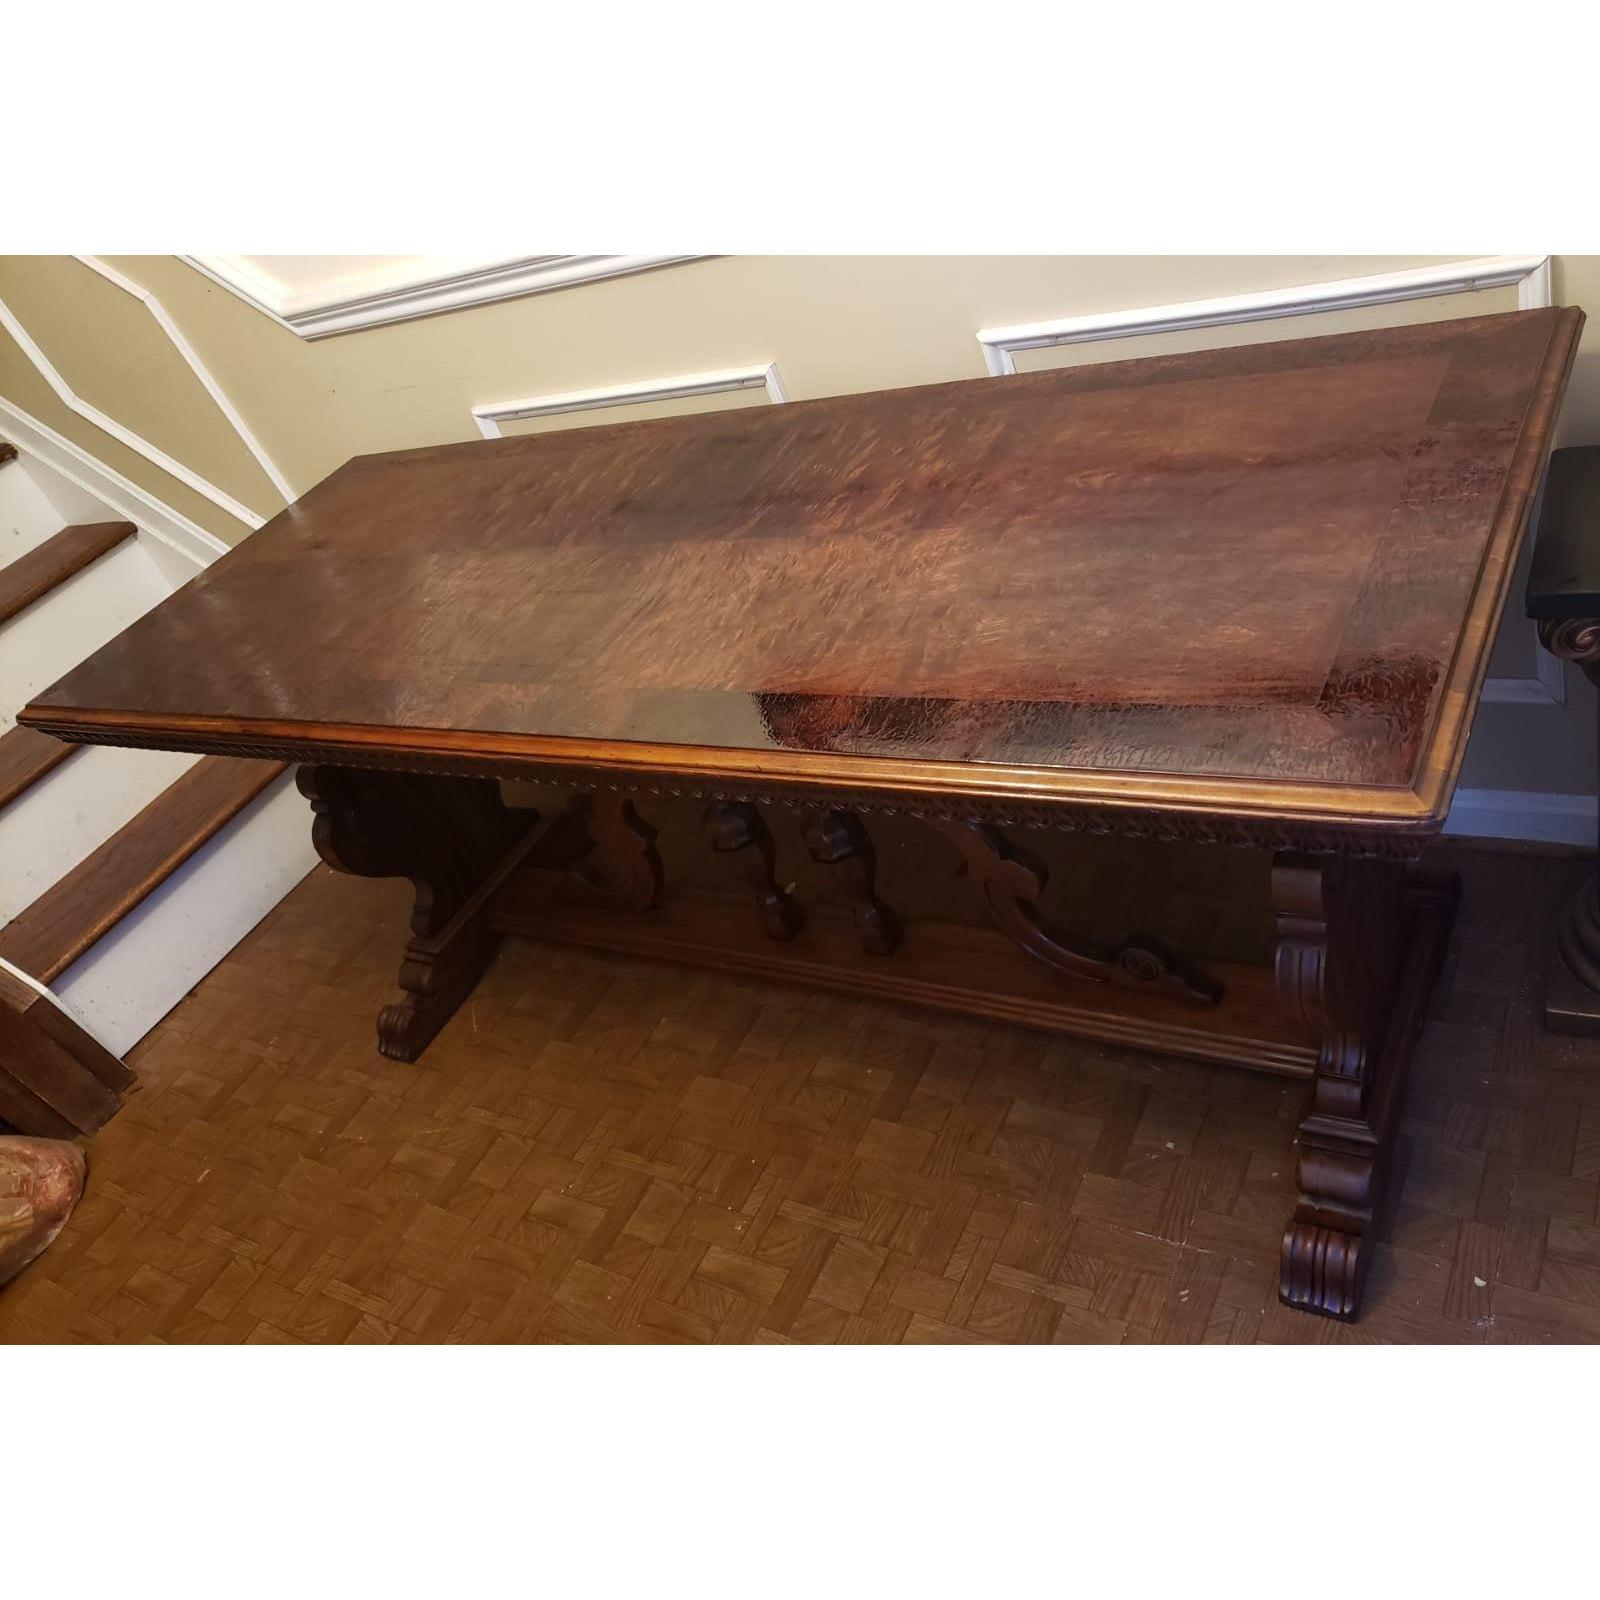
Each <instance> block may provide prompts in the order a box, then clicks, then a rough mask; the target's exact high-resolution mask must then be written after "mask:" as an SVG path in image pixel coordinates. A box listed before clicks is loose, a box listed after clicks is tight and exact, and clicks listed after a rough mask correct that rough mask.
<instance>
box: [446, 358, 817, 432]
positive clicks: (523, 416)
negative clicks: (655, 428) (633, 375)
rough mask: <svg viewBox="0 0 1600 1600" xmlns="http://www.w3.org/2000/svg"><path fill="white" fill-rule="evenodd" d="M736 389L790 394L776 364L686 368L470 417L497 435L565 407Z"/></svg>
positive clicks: (598, 407) (505, 404)
mask: <svg viewBox="0 0 1600 1600" xmlns="http://www.w3.org/2000/svg"><path fill="white" fill-rule="evenodd" d="M740 389H765V390H766V391H767V398H768V399H769V400H770V401H771V402H772V403H773V404H774V405H781V404H782V403H783V402H784V401H785V400H787V399H788V398H789V395H788V392H787V391H786V390H785V389H784V387H783V378H782V377H781V376H780V374H779V372H778V364H777V362H775V361H768V362H767V363H765V364H764V365H763V366H759V367H733V368H730V369H728V370H727V371H724V372H690V373H685V374H683V375H682V376H681V377H677V378H647V379H644V380H643V381H641V382H639V383H618V384H613V385H612V386H611V387H609V388H605V389H571V390H568V391H567V392H566V393H564V394H545V395H535V396H534V397H533V398H532V399H528V400H496V401H493V402H491V403H490V404H487V405H481V406H474V407H473V408H472V420H473V421H474V422H476V423H477V425H478V431H479V432H480V433H481V434H482V435H483V436H484V438H485V439H499V438H502V437H503V435H502V434H501V432H500V429H501V426H502V425H503V424H504V423H507V422H525V421H527V420H528V419H529V418H530V417H559V416H561V415H563V414H564V413H565V412H569V411H602V410H605V409H606V408H607V407H608V406H632V405H640V404H642V403H646V402H648V401H651V400H682V399H686V398H689V397H691V396H694V395H703V394H730V393H733V392H735V391H737V390H740Z"/></svg>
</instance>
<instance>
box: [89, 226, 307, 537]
mask: <svg viewBox="0 0 1600 1600" xmlns="http://www.w3.org/2000/svg"><path fill="white" fill-rule="evenodd" d="M76 259H77V260H79V261H81V262H82V263H83V264H84V266H86V267H87V268H88V269H89V270H90V271H91V272H96V273H98V274H99V275H100V276H101V277H102V278H104V279H105V280H106V282H107V283H110V284H114V285H115V286H116V287H117V288H119V289H121V290H122V292H123V293H124V294H130V295H132V296H133V298H134V299H135V300H137V301H138V302H139V303H140V304H141V305H142V306H143V307H144V308H145V310H146V311H148V312H149V313H150V315H151V316H152V317H154V318H155V320H156V324H157V326H158V327H159V328H160V329H161V331H162V332H163V333H164V334H166V336H167V337H168V338H169V339H170V340H171V341H172V345H173V348H174V349H175V350H176V351H177V352H178V354H179V355H180V356H182V357H183V360H184V364H185V365H186V366H187V367H188V369H189V370H190V371H191V372H192V373H193V374H194V375H195V377H197V378H198V379H199V380H200V385H201V387H202V388H203V389H204V390H205V392H206V393H207V394H208V395H210V396H211V398H212V400H213V401H215V402H216V407H217V409H218V410H219V411H220V412H221V413H222V414H223V416H225V417H226V418H227V419H228V422H229V424H230V425H231V426H232V428H233V431H234V432H235V433H236V434H238V435H239V437H240V439H242V440H243V441H244V447H245V449H246V450H248V451H249V452H250V454H251V455H252V456H254V457H255V459H256V463H257V465H258V466H259V467H260V468H261V470H262V471H263V472H264V473H266V475H267V477H268V479H269V480H270V481H271V484H272V487H273V488H274V489H276V490H277V491H278V493H279V494H281V495H282V496H283V501H284V504H285V505H288V504H290V503H291V502H292V501H293V500H294V499H295V492H294V486H293V485H292V484H291V483H290V482H289V480H288V479H287V478H286V477H284V475H283V474H282V473H281V472H280V471H279V470H278V467H277V463H276V462H274V461H273V459H272V457H271V456H269V455H268V454H267V452H266V449H265V448H264V447H263V445H262V443H261V441H260V440H259V439H258V438H256V436H255V434H254V433H253V432H252V431H251V430H250V427H249V425H248V424H247V423H246V422H245V420H244V418H243V417H241V416H240V415H239V413H238V411H237V410H236V409H235V408H234V405H233V402H232V401H231V400H229V398H228V397H227V395H225V394H224V393H223V392H222V385H221V384H219V383H218V382H217V380H216V379H215V378H213V377H212V376H211V371H210V369H209V368H208V367H207V366H206V364H205V362H203V361H202V360H201V359H200V357H199V356H198V355H196V354H195V351H194V346H193V345H191V344H190V343H189V341H188V340H187V339H186V338H185V337H184V335H183V331H182V329H180V328H179V327H178V324H177V323H176V322H174V321H173V320H172V316H171V314H170V313H169V312H168V310H167V308H166V307H165V306H164V305H162V303H161V302H160V301H159V300H158V299H157V298H156V297H155V296H154V295H153V294H152V293H151V292H150V291H149V290H148V289H146V288H145V287H144V285H143V284H141V283H135V282H134V281H133V279H132V278H129V277H125V276H124V275H123V274H122V273H120V272H118V271H117V269H116V268H115V267H114V266H112V265H111V264H110V262H108V261H102V260H101V259H100V257H99V256H78V257H77V258H76Z"/></svg>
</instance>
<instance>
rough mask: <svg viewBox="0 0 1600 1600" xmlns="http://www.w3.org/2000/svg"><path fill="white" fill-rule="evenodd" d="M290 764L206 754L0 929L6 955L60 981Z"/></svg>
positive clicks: (43, 978) (46, 979)
mask: <svg viewBox="0 0 1600 1600" xmlns="http://www.w3.org/2000/svg"><path fill="white" fill-rule="evenodd" d="M286 766H287V763H286V762H282V761H243V760H238V759H236V758H234V757H231V756H205V757H202V758H201V760H199V761H197V762H196V763H195V764H194V766H192V767H191V768H190V769H189V770H188V771H187V772H186V773H184V775H183V776H182V777H181V778H179V779H178V781H177V782H176V783H174V784H173V785H172V786H171V787H170V788H168V789H166V790H164V791H163V792H162V793H161V794H160V795H158V796H157V797H156V798H155V799H154V800H152V801H151V802H150V804H149V805H147V806H146V807H145V808H144V810H143V811H141V812H140V813H139V814H138V816H136V817H135V818H134V819H133V820H132V821H131V822H129V823H128V824H126V825H125V826H124V827H122V828H120V829H119V830H118V831H117V832H116V833H114V834H112V836H111V837H110V838H109V839H107V840H106V842H105V843H104V844H103V845H101V846H100V848H99V849H98V850H96V851H94V852H93V853H92V854H90V855H88V856H86V857H85V858H84V859H83V860H82V861H80V862H79V863H78V865H77V866H75V867H74V868H73V869H72V871H71V872H69V873H67V875H66V876H65V877H64V878H62V879H61V880H60V881H59V882H57V883H56V884H55V885H54V886H53V887H51V888H49V889H47V890H46V891H45V892H44V893H43V894H42V895H40V896H39V898H38V899H37V900H35V901H34V902H33V904H32V905H31V906H29V907H28V908H27V909H26V910H24V911H22V912H19V913H18V915H17V916H15V917H13V918H12V919H11V921H10V922H9V923H7V924H6V926H5V927H4V928H0V957H4V959H5V960H7V961H9V962H10V963H11V964H12V965H13V966H15V967H20V968H21V969H22V971H24V972H26V973H28V974H29V975H30V976H32V977H33V978H35V979H37V980H38V981H39V982H40V983H53V982H54V981H55V979H56V978H58V977H59V976H60V975H61V974H62V973H63V972H65V971H66V970H67V968H68V967H70V966H71V965H72V963H73V962H74V961H76V960H77V959H78V958H79V956H81V955H83V954H84V953H85V952H86V951H88V950H90V949H92V948H93V947H94V945H95V944H96V943H97V942H98V941H99V940H100V939H102V938H104V937H105V935H106V934H107V933H109V932H110V930H111V929H112V928H114V927H115V926H116V925H117V923H119V922H120V921H121V920H122V919H123V918H124V917H125V916H127V914H128V913H129V912H130V911H132V910H133V909H134V907H135V906H137V905H138V904H139V903H140V902H141V901H142V900H143V899H144V898H145V897H146V896H147V895H149V894H150V893H151V892H152V891H153V890H155V889H156V888H158V887H159V886H160V885H161V884H162V883H163V882H165V880H166V879H167V878H168V877H170V876H171V875H172V873H174V872H175V871H176V870H177V869H178V868H179V867H180V866H182V865H183V863H184V862H185V861H187V860H188V859H189V857H190V856H192V855H193V854H194V853H195V851H197V850H198V849H199V848H200V847H201V846H202V845H203V844H205V843H206V841H207V840H209V839H211V838H212V837H213V836H214V835H215V834H216V833H217V832H218V831H219V830H220V829H221V828H222V827H224V826H225V825H226V824H227V823H228V822H229V821H230V820H231V819H232V818H234V817H236V816H237V815H238V814H239V813H240V812H241V811H242V810H243V809H244V808H245V807H246V806H247V805H248V804H249V803H250V802H251V801H252V800H253V799H255V797H256V796H257V795H258V794H260V793H261V791H262V790H263V789H265V788H266V787H267V785H268V784H269V783H271V782H272V781H273V779H274V778H276V777H277V776H278V774H279V773H281V772H283V771H284V769H285V767H286Z"/></svg>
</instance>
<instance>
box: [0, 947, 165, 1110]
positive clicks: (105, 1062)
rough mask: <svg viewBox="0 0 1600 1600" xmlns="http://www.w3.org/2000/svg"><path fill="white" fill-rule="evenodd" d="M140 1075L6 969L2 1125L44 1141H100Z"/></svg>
mask: <svg viewBox="0 0 1600 1600" xmlns="http://www.w3.org/2000/svg"><path fill="white" fill-rule="evenodd" d="M132 1083H133V1074H132V1073H131V1072H129V1071H128V1069H127V1068H126V1067H125V1066H124V1065H123V1064H122V1063H121V1062H120V1061H118V1060H117V1058H116V1057H115V1056H114V1055H112V1054H111V1052H110V1051H109V1050H107V1049H106V1048H105V1047H104V1046H103V1045H102V1044H100V1043H99V1042H98V1041H97V1040H96V1039H95V1038H94V1037H93V1036H92V1035H90V1034H89V1033H87V1032H86V1031H85V1030H84V1029H83V1028H82V1027H80V1026H79V1025H78V1023H77V1022H75V1021H74V1020H73V1019H72V1017H70V1016H69V1015H68V1014H67V1013H66V1012H65V1011H63V1010H62V1009H61V1008H60V1006H59V1005H57V1003H56V1002H55V1001H54V1000H53V999H52V998H51V997H50V996H49V995H45V994H41V993H39V992H38V991H37V990H35V989H33V988H32V987H31V986H30V985H28V984H25V983H23V982H22V980H21V979H20V978H17V977H15V976H14V975H13V974H11V973H9V972H7V971H6V970H5V968H4V967H0V1120H3V1121H4V1122H5V1123H6V1124H8V1125H9V1126H11V1127H13V1128H15V1129H16V1130H17V1132H18V1133H25V1134H28V1135H31V1136H32V1137H34V1138H40V1139H72V1138H75V1137H76V1136H77V1135H78V1134H80V1133H93V1132H94V1131H95V1129H96V1128H99V1127H101V1126H103V1125H104V1124H105V1123H106V1122H107V1121H108V1120H109V1119H110V1118H111V1117H112V1116H114V1115H115V1114H116V1111H117V1108H118V1106H119V1105H120V1104H121V1097H122V1092H123V1090H125V1089H127V1088H128V1087H129V1086H130V1085H131V1084H132Z"/></svg>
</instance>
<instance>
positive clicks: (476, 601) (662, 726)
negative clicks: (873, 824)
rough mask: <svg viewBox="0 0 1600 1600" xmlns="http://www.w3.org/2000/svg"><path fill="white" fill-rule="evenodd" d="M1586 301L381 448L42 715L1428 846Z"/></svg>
mask: <svg viewBox="0 0 1600 1600" xmlns="http://www.w3.org/2000/svg"><path fill="white" fill-rule="evenodd" d="M1582 320H1583V319H1582V314H1581V312H1579V311H1577V310H1542V311H1529V312H1517V313H1512V314H1508V315H1503V316H1493V317H1478V318H1471V319H1466V320H1462V321H1455V322H1442V323H1432V324H1427V325H1424V326H1418V327H1407V328H1398V329H1391V330H1384V331H1379V332H1371V333H1360V334H1350V335H1342V336H1338V337H1335V338H1324V339H1302V340H1293V341H1287V342H1283V343H1275V344H1267V345H1258V346H1250V347H1246V348H1240V349H1231V350H1216V351H1208V352H1204V353H1199V354H1192V355H1182V356H1175V357H1168V358H1161V359H1155V360H1143V361H1128V362H1117V363H1112V364H1106V365H1094V366H1088V367H1079V368H1075V369H1071V370H1067V371H1055V372H1043V373H1037V374H1031V375H1023V376H1017V377H1007V378H1003V379H978V380H973V381H968V382H961V383H947V384H937V385H933V386H929V387H925V388H911V389H897V390H889V391H886V392H883V393H876V394H858V395H846V396H841V397H838V398H834V399H826V400H814V401H806V402H801V403H795V404H789V405H783V406H776V407H771V408H763V409H756V410H746V411H736V412H723V413H716V414H712V415H700V416H690V417H681V418H672V419H667V420H660V421H651V422H638V423H627V424H623V425H620V426H612V427H594V428H586V429H581V430H576V431H568V432H560V433H555V434H545V435H537V436H532V437H526V438H521V439H508V440H504V441H496V442H484V443H476V442H475V443H472V444H463V445H446V446H440V447H437V448H432V449H423V450H410V451H403V452H400V453H397V454H390V455H380V456H367V457H362V458H359V459H357V460H354V461H351V462H350V463H348V464H347V465H346V466H345V467H343V468H341V469H340V470H339V471H338V472H336V473H334V474H333V475H332V476H331V477H330V478H328V479H327V480H326V481H325V482H323V483H321V484H319V485H318V486H317V487H316V488H315V489H313V490H312V491H311V492H310V493H309V494H308V495H306V497H305V498H304V499H303V500H301V501H299V502H298V503H297V504H296V505H294V506H292V507H290V508H289V509H288V510H286V511H284V512H283V513H281V514H280V515H279V516H277V517H276V518H274V519H273V520H272V522H270V523H269V524H268V525H267V526H266V527H265V528H263V529H262V530H260V531H259V532H257V533H256V534H254V535H252V536H251V537H250V538H249V539H247V540H246V541H245V542H244V543H243V544H242V545H241V546H240V547H239V548H238V549H237V550H234V551H232V552H231V553H230V554H228V555H227V556H225V557H224V558H222V559H221V560H220V561H218V562H217V563H216V564H215V565H214V566H213V567H212V568H210V569H209V570H208V571H206V572H205V573H203V574H201V575H200V576H199V577H196V578H195V579H194V580H193V581H192V582H190V583H189V584H188V585H186V586H185V587H184V588H183V589H182V590H181V591H180V592H179V593H177V594H176V595H174V596H173V597H172V598H171V599H169V600H168V601H166V603H165V604H163V605H161V606H160V607H158V608H157V609H156V610H155V611H154V612H152V613H151V614H149V615H148V616H146V617H144V618H143V619H141V620H140V621H139V622H137V623H135V624H134V625H133V626H132V627H131V628H129V629H128V630H127V632H125V633H123V634H122V635H121V636H120V637H119V638H117V639H116V640H114V641H113V642H112V643H110V644H109V645H107V646H106V647H105V648H104V649H102V650H100V651H99V652H98V653H97V654H95V655H94V656H92V657H91V658H90V659H89V660H88V661H87V662H85V663H84V664H83V665H82V666H81V667H79V668H78V669H77V670H76V671H74V672H72V673H70V674H69V675H68V676H67V677H66V678H65V679H64V680H63V681H62V682H60V683H58V684H57V685H55V686H54V687H53V688H51V689H49V690H47V691H46V692H44V693H43V694H41V695H40V696H39V698H38V699H37V700H36V701H35V702H34V703H33V704H32V705H31V706H30V707H28V708H27V711H26V712H25V714H24V716H23V718H22V720H23V721H24V722H27V723H30V724H32V725H33V726H36V727H40V728H44V729H46V730H48V731H50V732H52V733H56V734H58V735H60V736H61V737H64V738H69V739H77V740H100V741H112V742H125V743H126V742H135V743H141V744H151V745H158V746H165V747H172V748H177V749H197V750H211V751H215V750H222V751H235V752H238V753H271V754H277V755H283V756H289V757H292V758H296V759H324V760H335V761H341V760H345V761H354V762H358V763H360V762H369V763H371V764H379V765H381V764H390V765H407V766H413V767H420V768H431V769H437V770H455V771H468V772H472V771H477V772H483V773H486V774H487V773H502V774H505V773H509V772H512V771H517V770H521V769H523V768H524V767H530V766H532V767H538V768H540V769H541V770H544V769H550V770H551V771H555V770H560V771H562V772H568V771H570V772H586V773H593V772H596V771H599V772H604V773H608V774H619V773H620V774H623V775H625V776H638V775H640V774H650V775H652V776H658V777H659V776H670V777H674V778H679V779H685V780H689V781H691V782H693V783H703V784H705V785H708V786H710V787H711V788H712V789H713V790H715V788H716V786H718V785H722V786H728V785H733V786H739V785H744V786H746V787H750V786H756V787H760V786H763V785H765V786H768V787H769V788H773V789H777V790H779V791H782V790H784V789H785V786H791V785H792V786H809V788H810V789H811V790H812V791H813V792H817V791H820V790H823V789H828V788H834V789H841V790H851V789H860V790H870V791H872V792H874V793H878V794H891V795H900V796H906V795H914V794H924V795H928V794H938V795H944V796H948V795H960V796H969V797H972V798H974V799H979V798H987V799H990V800H999V799H1006V800H1010V801H1012V802H1016V803H1025V804H1031V805H1036V806H1038V805H1043V806H1048V805H1049V804H1050V803H1051V802H1060V803H1072V804H1076V805H1079V806H1090V807H1097V806H1098V807H1111V808H1115V807H1119V806H1124V807H1126V806H1131V807H1136V808H1142V809H1144V810H1145V811H1151V810H1154V811H1169V812H1170V811H1183V812H1188V813H1193V812H1199V813H1202V814H1210V815H1213V816H1253V815H1269V816H1277V817H1283V818H1295V819H1301V820H1313V819H1320V820H1322V821H1326V822H1329V823H1333V824H1338V823H1340V822H1341V821H1355V822H1362V823H1366V824H1370V825H1375V826H1379V827H1395V828H1402V829H1424V830H1425V829H1426V828H1428V827H1430V826H1434V825H1437V823H1438V821H1439V820H1440V819H1442V817H1443V815H1444V813H1445V811H1446V810H1447V809H1448V804H1449V797H1450V792H1451V789H1452V788H1453V785H1454V781H1455V774H1456V771H1457V769H1458V767H1459V762H1460V757H1461V752H1462V748H1463V747H1464V744H1465V739H1466V732H1467V728H1468V725H1469V724H1470V720H1471V712H1472V708H1473V705H1474V703H1475V700H1476V695H1477V692H1478V686H1479V683H1480V681H1481V678H1482V674H1483V670H1484V665H1485V662H1486V660H1487V656H1488V652H1489V647H1490V644H1491V642H1492V638H1493V633H1494V628H1495V625H1496V622H1497V620H1498V617H1499V614H1500V610H1501V606H1502V604H1503V602H1504V599H1505V590H1506V586H1507V582H1508V577H1509V572H1510V568H1511V564H1512V562H1513V561H1514V559H1515V556H1516V552H1517V549H1518V542H1519V540H1520V537H1521V534H1522V531H1523V528H1524V525H1525V523H1526V519H1527V514H1528V510H1529V506H1530V503H1531V499H1532V495H1533V493H1534V491H1535V489H1536V487H1537V483H1538V478H1539V474H1540V472H1541V470H1542V466H1543V462H1544V460H1545V457H1546V456H1547V454H1548V451H1549V447H1550V442H1551V432H1552V427H1553V423H1554V418H1555V413H1556V410H1557V407H1558V404H1559V401H1560V396H1561V392H1562V389H1563V387H1564V385H1565V381H1566V375H1567V372H1568V369H1569V366H1570V363H1571V360H1572V355H1573V350H1574V347H1575V345H1576V342H1577V336H1578V331H1579V328H1580V326H1581V324H1582Z"/></svg>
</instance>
